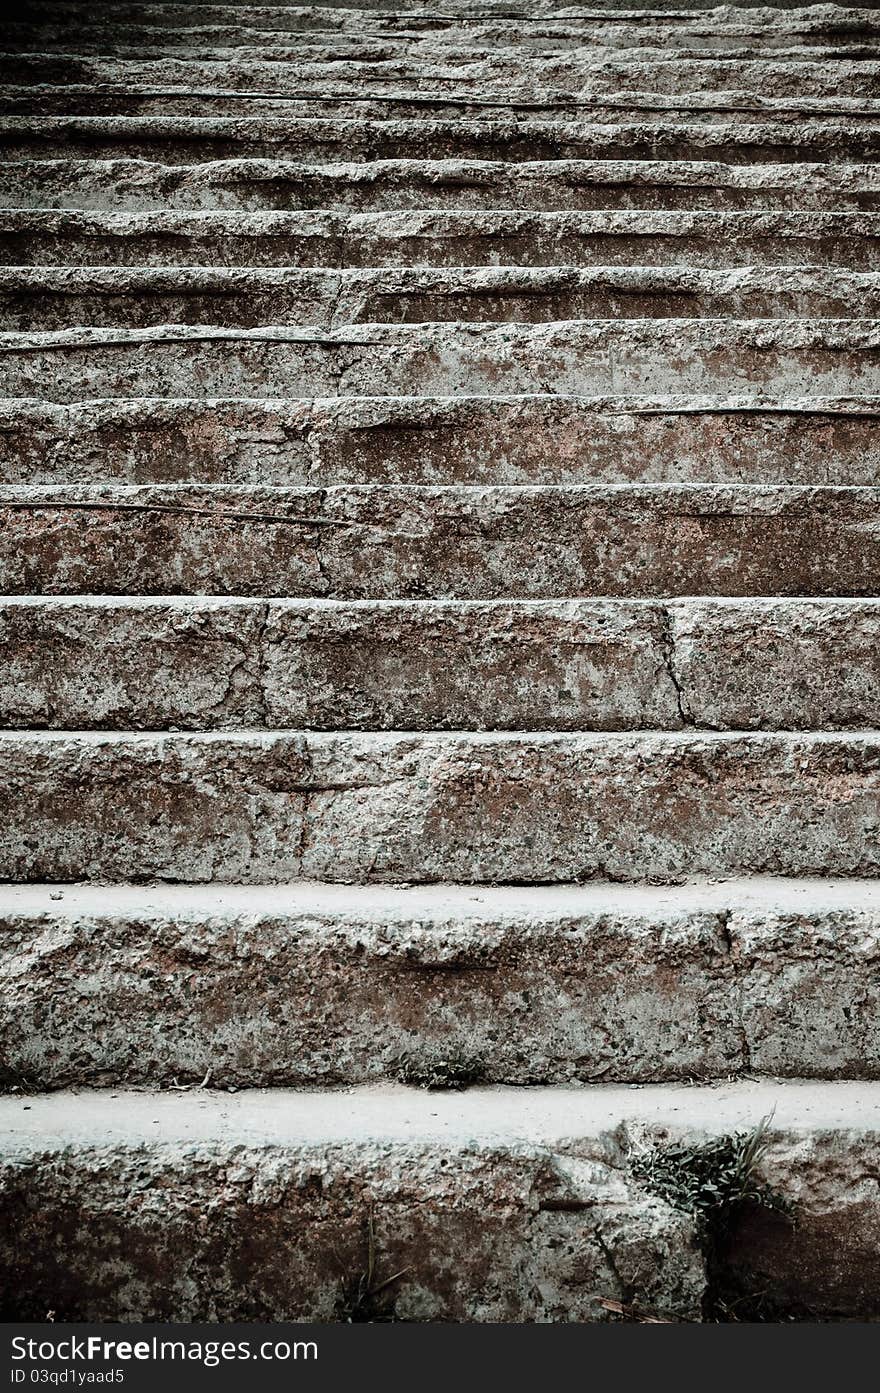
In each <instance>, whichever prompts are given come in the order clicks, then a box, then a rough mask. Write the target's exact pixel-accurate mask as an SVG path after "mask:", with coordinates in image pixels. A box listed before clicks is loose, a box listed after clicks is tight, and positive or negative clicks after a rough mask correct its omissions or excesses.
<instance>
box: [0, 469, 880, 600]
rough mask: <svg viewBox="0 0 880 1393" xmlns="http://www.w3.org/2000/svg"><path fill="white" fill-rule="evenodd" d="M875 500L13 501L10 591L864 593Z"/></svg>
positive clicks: (573, 494)
mask: <svg viewBox="0 0 880 1393" xmlns="http://www.w3.org/2000/svg"><path fill="white" fill-rule="evenodd" d="M877 507H878V498H877V493H876V491H875V490H871V489H863V488H856V489H839V490H835V489H827V490H822V489H797V488H780V489H773V488H765V489H748V488H745V489H741V490H736V489H716V490H713V489H711V488H709V489H702V490H701V489H700V488H697V487H695V488H685V489H683V490H682V489H677V488H672V489H668V488H667V489H664V488H662V487H660V488H657V489H654V490H652V489H650V488H641V489H639V488H635V487H633V488H630V489H623V490H613V489H612V490H603V489H601V488H594V489H590V488H586V487H585V488H583V489H580V490H577V489H543V490H542V489H512V490H511V489H504V488H496V489H491V488H489V489H476V488H468V487H465V488H461V489H454V488H453V489H450V490H442V489H441V490H433V489H423V490H419V489H411V488H406V487H403V486H400V487H395V486H390V485H385V486H377V487H365V488H361V489H356V488H349V489H345V488H339V489H334V490H330V491H324V490H278V489H276V490H267V489H250V490H244V489H240V488H239V489H236V488H223V487H222V486H217V487H215V488H213V489H210V490H206V489H204V488H187V487H186V486H181V487H178V488H168V487H166V488H165V489H162V488H161V487H153V488H150V487H144V488H141V489H121V490H120V489H117V490H113V489H109V488H104V489H96V490H91V491H90V490H87V489H75V488H72V487H71V488H60V489H42V490H40V489H34V490H28V489H23V490H18V491H16V490H14V489H11V488H10V489H7V490H5V491H4V494H3V495H0V517H2V521H3V527H2V529H0V592H3V593H6V594H10V595H21V594H24V595H33V594H39V593H41V592H47V593H51V594H58V595H77V594H123V595H138V594H145V595H163V594H216V595H242V596H246V595H257V596H264V595H290V596H314V597H324V598H329V599H406V598H413V597H419V598H438V599H442V598H450V599H481V600H492V599H499V598H522V599H554V598H557V597H559V596H561V595H567V596H579V595H580V596H602V595H607V596H629V597H633V598H653V597H655V596H658V595H660V596H662V595H701V594H704V595H721V596H724V595H738V596H749V595H756V596H761V595H815V596H821V595H832V596H833V595H850V596H859V595H872V594H874V593H875V592H876V582H877V572H878V566H880V551H878V548H880V532H878V528H877V523H876V518H877Z"/></svg>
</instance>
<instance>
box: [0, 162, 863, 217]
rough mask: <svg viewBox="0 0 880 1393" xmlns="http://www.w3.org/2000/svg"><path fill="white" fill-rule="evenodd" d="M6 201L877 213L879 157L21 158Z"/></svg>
mask: <svg viewBox="0 0 880 1393" xmlns="http://www.w3.org/2000/svg"><path fill="white" fill-rule="evenodd" d="M0 200H2V203H3V206H4V207H5V208H7V209H12V208H38V209H47V208H56V207H57V208H63V209H66V210H70V209H75V208H90V209H98V210H103V209H110V210H114V211H117V212H121V211H129V212H134V213H145V212H148V211H151V212H163V213H164V212H166V211H167V210H168V209H169V208H175V209H184V210H196V209H203V210H209V211H210V210H224V211H239V212H259V211H263V210H270V211H271V210H281V211H285V210H297V209H312V210H317V211H319V212H323V213H325V214H326V213H328V212H330V211H336V212H386V213H387V212H392V213H397V212H400V211H401V210H403V209H409V210H411V211H413V212H419V213H421V212H425V211H426V210H431V209H443V210H446V211H453V212H461V211H462V210H465V209H474V210H480V209H503V210H510V209H523V210H526V211H534V210H535V209H542V210H546V211H552V210H554V209H559V210H565V209H569V210H597V209H598V210H603V209H604V210H607V209H638V210H655V211H657V210H659V211H660V212H666V211H668V210H670V209H679V210H682V211H684V212H687V213H693V212H695V211H697V210H700V209H704V210H706V209H708V210H712V209H715V210H722V211H724V210H736V209H742V208H746V209H750V210H752V214H753V216H760V215H761V214H763V213H766V212H767V210H773V209H777V210H783V209H791V210H794V211H799V210H806V211H810V210H816V211H820V212H834V211H838V212H843V211H847V210H859V209H861V210H867V211H875V212H876V211H880V172H878V168H877V166H874V165H870V164H802V165H773V164H755V165H724V164H718V163H717V162H715V161H713V160H697V161H691V162H687V161H678V162H670V161H663V160H647V161H634V160H629V161H626V160H624V161H615V160H570V159H552V160H544V161H533V160H524V161H521V162H519V163H517V164H515V165H510V164H507V163H505V162H504V161H503V160H455V159H451V160H435V159H428V160H418V159H415V160H378V161H370V160H367V161H362V162H360V163H357V164H332V165H308V164H297V163H295V162H289V161H288V162H285V161H282V160H240V159H236V160H221V161H208V162H207V163H202V164H193V165H182V166H170V165H162V164H151V163H149V162H147V161H143V160H132V159H116V160H89V159H84V160H79V159H69V158H63V159H57V160H40V159H36V160H24V161H20V162H16V163H15V164H13V163H12V162H9V163H7V164H6V165H5V166H4V165H0Z"/></svg>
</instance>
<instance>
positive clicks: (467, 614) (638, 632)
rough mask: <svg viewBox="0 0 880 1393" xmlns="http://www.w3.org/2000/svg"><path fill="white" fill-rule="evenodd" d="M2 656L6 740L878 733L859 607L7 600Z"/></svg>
mask: <svg viewBox="0 0 880 1393" xmlns="http://www.w3.org/2000/svg"><path fill="white" fill-rule="evenodd" d="M0 642H2V645H3V652H4V668H3V675H2V678H0V725H2V726H4V727H16V728H17V727H52V728H61V729H64V728H68V729H79V728H88V727H100V728H102V729H108V728H115V729H120V728H121V729H130V728H148V729H163V728H164V729H167V728H169V727H171V728H173V729H221V728H230V729H233V728H239V727H255V726H265V727H273V726H280V727H289V726H292V725H296V726H303V727H308V728H311V729H334V730H344V729H364V728H367V729H392V730H395V729H396V730H426V729H427V730H432V729H433V730H436V729H448V728H453V729H474V728H476V729H519V730H523V729H525V730H588V729H600V730H620V729H643V728H661V729H679V728H681V727H682V726H686V725H688V726H696V727H698V728H705V729H750V728H758V729H763V730H770V729H777V730H778V729H792V728H796V729H807V730H810V729H814V728H816V727H821V728H824V729H853V728H880V656H878V655H880V600H876V599H866V600H844V601H841V600H836V599H835V600H829V599H822V600H803V599H794V600H768V599H758V600H746V601H737V600H728V599H723V600H717V599H713V600H707V599H702V598H700V599H694V598H688V599H683V600H680V601H669V600H667V601H641V602H631V601H627V602H621V601H586V600H551V601H495V602H480V601H470V600H469V601H424V600H423V601H399V602H398V601H380V602H363V601H360V602H337V601H314V600H288V601H279V600H274V601H268V602H266V601H262V600H256V599H255V600H250V599H243V598H239V597H236V598H231V599H220V598H217V597H203V596H200V597H197V598H192V599H190V598H181V597H179V596H178V597H175V596H163V597H143V596H137V597H132V598H119V597H115V596H103V595H102V596H87V597H83V598H73V597H68V596H64V597H48V596H18V597H16V596H4V597H2V598H0ZM792 671H795V672H797V673H798V674H799V677H798V680H797V682H792V680H791V673H792Z"/></svg>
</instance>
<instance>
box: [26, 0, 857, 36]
mask: <svg viewBox="0 0 880 1393" xmlns="http://www.w3.org/2000/svg"><path fill="white" fill-rule="evenodd" d="M398 5H399V0H378V3H375V4H373V3H371V4H369V5H367V4H362V5H355V4H350V3H347V0H346V3H341V0H332V3H329V4H319V5H316V6H311V7H306V8H304V7H301V6H290V5H289V0H288V3H286V4H281V5H278V4H277V3H276V4H274V5H267V6H263V5H240V4H231V5H230V4H226V5H224V4H218V5H206V4H201V3H199V4H198V5H196V6H194V5H191V4H177V5H174V4H164V3H159V4H148V3H145V4H114V3H108V0H103V3H99V4H96V5H85V4H76V3H74V4H69V3H63V4H60V5H59V4H52V3H36V4H29V6H28V11H27V14H28V24H27V26H26V27H27V28H28V29H30V30H37V29H48V30H52V29H53V28H54V27H56V26H57V27H61V26H64V27H65V28H66V29H67V31H68V32H70V23H71V21H72V20H76V21H77V24H76V26H75V27H76V32H81V28H82V26H83V25H88V24H91V25H95V26H96V27H102V26H109V27H112V28H116V27H119V26H122V27H129V26H137V28H138V29H139V30H142V29H143V28H144V27H149V26H150V25H151V24H161V25H162V26H163V27H166V28H170V29H172V30H178V29H184V30H188V29H192V28H193V27H199V28H201V27H204V26H206V25H215V26H216V25H219V26H226V27H229V28H256V29H268V30H271V31H272V32H273V33H280V32H282V31H284V30H289V31H291V32H293V33H300V32H303V31H308V30H310V29H320V30H325V31H333V30H339V31H346V30H352V31H354V32H355V33H358V32H362V31H363V30H364V29H365V28H367V27H368V26H370V25H373V24H378V25H379V26H381V27H383V28H384V27H388V28H390V29H391V31H392V32H394V31H395V30H396V29H399V28H400V27H405V28H408V27H410V26H414V27H415V28H416V29H420V30H423V31H425V32H426V33H429V34H432V33H440V34H442V33H444V32H445V31H447V30H451V31H452V32H453V33H455V32H458V33H463V34H464V33H467V32H468V30H469V29H470V28H471V27H473V26H475V25H476V26H479V25H485V24H493V25H499V24H500V25H504V26H505V27H507V28H510V29H511V31H513V32H517V33H520V34H527V33H529V32H530V31H532V30H536V31H538V32H540V33H543V32H545V31H546V30H547V29H550V30H551V31H556V30H560V29H561V30H563V31H579V30H586V31H587V32H588V33H590V34H593V33H596V32H599V33H601V32H603V30H605V29H610V30H611V31H612V33H615V34H616V31H617V30H619V29H620V28H621V27H623V28H625V29H628V30H631V31H632V32H634V33H637V34H640V35H642V34H645V33H653V32H655V31H659V32H661V33H664V32H667V31H671V32H673V33H677V32H680V31H681V30H682V29H685V30H686V29H687V28H688V26H690V25H693V27H694V29H695V32H696V33H698V34H705V33H709V34H711V33H715V32H720V33H722V34H723V33H725V32H727V31H729V30H730V29H731V28H733V29H735V30H737V31H743V32H745V33H749V34H754V35H758V36H761V37H763V36H766V35H769V36H771V37H772V36H774V35H776V34H778V33H784V34H790V33H794V34H807V35H814V34H816V33H820V34H821V33H826V32H830V33H834V34H837V33H839V32H841V30H842V31H843V32H850V31H852V30H853V29H858V30H859V31H860V32H861V33H868V32H870V31H871V30H872V29H876V28H877V25H876V20H875V18H874V16H872V14H871V13H870V12H869V11H867V10H866V9H865V8H863V7H858V6H854V7H848V6H841V7H839V9H837V7H835V10H836V12H835V13H834V14H832V15H830V16H829V15H827V14H822V13H821V12H820V13H818V14H817V12H816V11H815V10H814V9H812V8H811V7H809V6H806V5H804V3H803V0H782V3H781V4H779V5H776V6H773V7H772V9H773V10H782V11H786V10H794V11H796V13H795V14H794V15H791V16H789V15H784V16H782V17H781V16H780V15H778V14H775V13H772V12H771V11H768V10H767V9H766V8H765V7H764V6H762V5H760V4H759V3H758V0H745V3H741V4H736V5H734V6H732V7H729V8H728V9H726V10H720V9H719V8H718V7H717V6H716V5H715V4H714V0H696V3H694V4H689V5H688V6H687V9H686V10H685V11H684V12H682V9H681V5H680V3H672V0H659V3H657V4H654V3H651V4H647V3H643V2H642V0H640V3H625V0H610V3H609V0H599V2H598V3H596V4H593V3H590V4H589V5H584V6H582V7H580V11H578V10H577V9H575V10H574V11H573V12H567V13H563V14H560V13H559V6H558V4H555V3H545V4H534V3H530V4H516V5H511V4H509V3H502V0H496V2H494V3H493V0H489V3H479V4H473V3H465V4H461V3H456V0H452V3H449V4H446V5H445V6H444V9H443V11H442V13H440V14H432V13H430V12H429V11H426V10H418V9H415V8H414V9H413V10H411V11H404V12H403V13H401V12H400V10H399V8H398ZM389 10H390V11H392V13H391V14H390V15H388V14H384V13H383V11H389ZM641 10H644V11H647V12H648V13H645V14H640V13H638V12H639V11H641ZM665 10H673V11H674V13H673V14H671V15H666V14H664V13H662V12H663V11H665ZM699 10H716V11H717V12H716V13H715V14H713V15H711V16H709V17H707V18H703V19H701V18H700V17H699V16H698V15H693V14H691V13H689V12H690V11H699ZM606 11H607V15H606V14H605V13H604V12H606ZM621 11H622V12H623V13H621Z"/></svg>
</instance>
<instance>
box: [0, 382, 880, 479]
mask: <svg viewBox="0 0 880 1393" xmlns="http://www.w3.org/2000/svg"><path fill="white" fill-rule="evenodd" d="M878 415H880V398H877V397H863V398H860V399H859V398H854V399H846V398H843V399H841V398H829V399H825V398H822V397H815V398H812V399H811V398H809V397H805V398H803V399H798V398H797V397H789V398H786V399H784V400H782V401H775V402H774V401H764V402H763V403H760V404H756V403H755V402H754V401H753V400H750V399H749V398H737V397H715V398H713V397H693V398H688V397H675V396H670V397H665V398H654V399H652V398H650V397H647V398H646V397H618V398H606V399H602V398H598V399H595V398H594V399H591V398H589V397H587V398H584V397H576V396H574V397H572V396H568V397H566V396H548V395H543V396H541V395H539V396H521V397H499V396H496V397H469V398H460V399H458V400H455V399H452V398H437V397H409V398H407V397H398V398H379V397H372V398H370V397H366V398H365V397H347V398H346V397H337V398H324V399H317V400H314V399H313V400H298V401H296V400H294V401H283V400H279V401H259V400H254V399H243V400H242V399H239V400H236V399H230V398H226V399H222V398H221V399H213V400H210V401H205V400H200V399H198V398H184V399H183V400H173V399H172V400H169V399H167V398H157V397H147V398H142V399H140V400H138V399H133V400H129V401H121V400H116V401H93V402H80V403H75V404H74V405H71V406H58V405H53V404H51V403H49V402H45V401H38V400H33V399H31V400H18V401H16V400H8V399H7V400H6V401H2V400H0V480H2V482H3V483H5V484H57V483H58V482H59V481H63V482H64V483H66V484H74V483H81V484H100V483H105V482H111V481H113V480H116V481H118V482H120V483H128V484H151V483H205V484H215V483H219V484H249V485H251V484H262V485H280V486H284V485H287V486H297V485H311V486H313V487H329V486H330V485H334V484H345V483H350V484H382V483H410V484H538V483H541V484H543V485H545V486H546V485H554V484H589V483H605V484H623V483H638V482H642V483H707V484H758V483H761V484H845V485H846V484H848V485H864V484H869V485H873V486H875V487H880V432H878V429H877V417H878Z"/></svg>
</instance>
